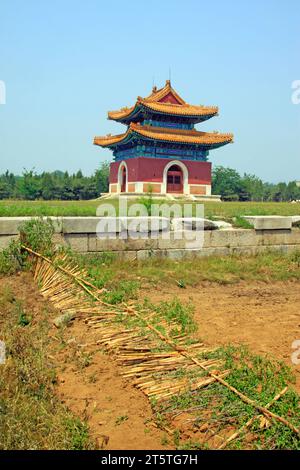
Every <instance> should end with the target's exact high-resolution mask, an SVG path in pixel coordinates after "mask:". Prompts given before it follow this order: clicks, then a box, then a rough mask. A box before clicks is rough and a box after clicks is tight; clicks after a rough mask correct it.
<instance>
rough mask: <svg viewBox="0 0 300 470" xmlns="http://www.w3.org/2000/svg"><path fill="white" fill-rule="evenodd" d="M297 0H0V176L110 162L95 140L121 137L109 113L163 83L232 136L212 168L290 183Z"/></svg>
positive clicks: (296, 157)
mask: <svg viewBox="0 0 300 470" xmlns="http://www.w3.org/2000/svg"><path fill="white" fill-rule="evenodd" d="M299 24H300V2H299V0H286V1H283V0H243V1H238V0H226V1H225V0H224V1H221V0H214V1H209V0H205V1H203V0H184V1H183V0H163V1H162V0H151V1H143V0H139V1H137V0H111V1H108V0H105V1H102V0H85V1H83V0H81V1H79V0H51V1H50V0H49V1H46V0H45V1H39V0H26V1H24V0H23V1H21V0H0V80H2V81H4V82H5V85H6V104H5V105H0V172H2V171H5V170H6V169H9V170H11V171H13V172H15V173H19V174H20V173H21V172H22V169H23V168H27V169H31V168H35V169H36V171H38V172H40V171H43V170H46V171H48V170H56V169H60V170H68V171H75V170H77V169H79V168H80V169H81V170H82V171H83V172H84V173H86V174H91V173H92V172H93V171H94V170H95V169H96V168H97V167H98V166H99V164H100V163H101V162H103V161H105V160H108V159H111V153H110V151H109V150H103V149H101V148H100V147H95V146H93V145H92V142H93V137H94V135H105V134H107V133H121V132H123V130H124V127H123V126H122V125H121V124H117V123H114V122H113V121H108V120H107V119H106V117H107V111H108V110H113V109H119V108H121V107H123V106H127V105H132V104H133V103H134V101H135V99H136V97H137V96H138V95H140V96H146V95H147V94H149V93H150V91H151V87H152V83H153V80H154V82H155V84H156V85H157V86H158V87H160V86H163V85H164V83H165V80H166V79H168V78H169V68H171V79H172V85H173V87H174V88H175V89H176V90H177V91H178V92H179V94H181V95H182V96H183V98H184V99H185V100H186V101H188V102H189V103H192V104H204V105H217V106H219V108H220V116H219V117H215V118H212V119H211V120H210V121H207V122H206V123H204V124H202V125H198V126H197V127H198V129H203V130H211V131H213V130H219V131H222V132H233V133H234V135H235V143H234V144H233V145H227V146H225V147H223V148H220V149H216V150H214V151H212V152H211V153H210V160H211V161H212V162H213V163H214V164H218V165H224V166H230V167H232V168H236V169H237V170H238V171H240V172H242V173H243V172H247V173H255V174H257V175H258V176H260V177H262V178H263V179H264V180H267V181H272V182H278V181H284V180H286V181H287V180H292V179H300V142H299V137H300V135H299V134H300V104H299V105H295V104H292V100H291V95H292V89H291V86H292V82H293V81H294V80H300V27H299Z"/></svg>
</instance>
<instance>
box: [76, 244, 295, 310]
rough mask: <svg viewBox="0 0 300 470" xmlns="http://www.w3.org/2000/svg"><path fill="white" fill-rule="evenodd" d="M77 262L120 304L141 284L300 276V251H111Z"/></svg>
mask: <svg viewBox="0 0 300 470" xmlns="http://www.w3.org/2000/svg"><path fill="white" fill-rule="evenodd" d="M74 256H75V259H76V262H77V263H78V264H79V265H80V266H81V267H82V268H84V269H85V270H87V272H88V273H89V275H90V278H91V280H92V282H94V283H95V284H96V285H97V286H98V287H99V288H100V289H101V288H102V287H104V286H105V287H107V288H108V289H109V291H108V293H107V294H106V300H107V301H108V302H110V303H118V302H122V301H124V300H128V299H130V298H133V297H135V294H136V293H137V292H138V291H139V289H140V288H141V287H142V286H144V287H145V286H148V288H149V289H150V290H151V289H153V288H155V287H156V286H162V285H167V286H170V288H171V287H172V286H173V287H175V288H176V286H177V287H179V288H184V287H187V286H191V287H196V286H197V285H199V283H201V282H203V281H207V282H215V283H218V284H223V285H226V284H235V283H238V282H239V281H242V280H243V281H249V282H253V281H261V282H267V283H268V282H275V281H288V280H299V279H300V269H299V266H300V253H298V252H295V253H292V254H289V255H284V254H282V253H275V252H270V253H262V254H258V255H257V256H249V257H245V256H244V257H240V256H235V255H233V256H226V257H223V258H222V257H209V258H200V259H194V260H181V261H180V262H178V261H173V260H167V259H165V260H161V259H155V258H153V259H149V260H144V261H140V262H139V261H134V262H132V261H121V260H119V259H117V258H115V257H114V255H113V254H112V253H107V254H102V255H100V254H99V255H95V256H84V255H74Z"/></svg>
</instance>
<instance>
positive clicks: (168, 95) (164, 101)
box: [94, 80, 233, 149]
mask: <svg viewBox="0 0 300 470" xmlns="http://www.w3.org/2000/svg"><path fill="white" fill-rule="evenodd" d="M217 114H218V108H217V107H214V106H201V105H199V106H194V105H190V104H188V103H186V102H185V101H184V100H183V99H182V98H181V96H179V95H178V93H177V92H176V91H175V90H174V88H173V87H172V86H171V83H170V81H169V80H167V81H166V85H165V86H164V87H163V88H161V89H157V88H156V87H153V90H152V93H151V95H149V96H148V97H146V98H141V97H138V98H137V100H136V103H135V105H134V106H132V107H130V108H122V109H121V110H119V111H110V112H109V113H108V118H109V119H113V120H115V121H118V122H121V123H123V124H127V125H128V128H127V131H126V132H124V133H123V134H119V135H115V136H111V135H110V134H109V135H107V136H104V137H95V139H94V144H95V145H99V146H101V147H110V148H115V147H116V146H119V145H120V144H121V145H124V144H127V143H130V142H131V141H134V140H136V139H137V138H138V139H141V138H142V140H150V141H161V142H167V143H170V142H172V143H175V144H190V145H191V144H192V145H199V146H201V147H203V148H206V149H212V148H217V147H221V146H222V145H225V144H228V143H230V142H233V134H220V133H218V132H213V133H210V132H199V131H197V130H195V129H194V128H192V129H182V128H179V127H178V128H177V127H169V126H165V127H163V126H164V120H165V121H176V120H178V119H179V120H180V122H187V123H190V124H192V126H193V124H195V123H197V122H202V121H205V120H207V119H210V118H211V117H213V116H216V115H217ZM156 115H157V116H159V119H158V121H159V122H156V125H155V126H154V125H148V118H149V116H152V119H154V120H155V116H156ZM162 116H164V118H163V119H161V118H162ZM144 121H145V123H144ZM160 126H161V127H160ZM187 127H188V126H187Z"/></svg>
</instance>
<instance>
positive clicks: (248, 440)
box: [156, 346, 300, 450]
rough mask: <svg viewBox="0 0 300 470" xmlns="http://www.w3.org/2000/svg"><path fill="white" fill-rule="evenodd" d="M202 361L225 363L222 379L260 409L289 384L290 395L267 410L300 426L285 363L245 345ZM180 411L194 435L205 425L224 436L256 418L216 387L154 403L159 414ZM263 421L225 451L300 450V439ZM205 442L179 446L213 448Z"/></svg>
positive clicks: (251, 410)
mask: <svg viewBox="0 0 300 470" xmlns="http://www.w3.org/2000/svg"><path fill="white" fill-rule="evenodd" d="M200 357H201V356H200ZM202 357H204V356H202ZM205 358H206V359H209V358H218V359H221V360H222V361H223V363H224V366H223V368H224V369H230V374H229V375H228V376H227V378H226V381H227V382H228V383H229V384H230V385H232V386H233V387H235V388H237V389H238V390H239V391H240V392H242V393H244V394H245V395H247V396H248V397H249V398H251V399H252V400H254V401H256V403H258V404H260V405H263V406H265V405H266V404H267V403H269V402H270V401H272V399H273V398H274V397H275V396H276V395H277V394H278V393H279V392H280V391H281V390H283V388H284V387H285V386H286V385H289V390H288V392H287V393H286V394H285V395H284V396H283V397H282V398H280V400H278V401H277V402H276V403H275V404H274V405H273V406H272V407H271V411H273V412H274V413H276V414H278V415H280V416H282V417H285V418H286V419H288V420H289V421H290V422H291V423H292V424H293V425H294V426H296V427H298V428H299V426H300V397H299V395H298V394H297V393H296V392H295V391H294V389H293V387H292V385H291V383H293V382H294V377H293V375H292V373H291V371H290V369H289V368H288V367H287V366H286V365H284V364H283V363H281V362H278V361H276V360H273V359H269V358H263V357H261V356H257V355H253V354H251V353H250V352H249V350H248V349H247V348H245V347H232V346H228V347H225V348H220V349H218V350H216V351H214V352H213V353H209V354H205ZM183 411H184V412H185V413H190V414H191V416H190V419H191V423H192V425H193V427H194V430H195V433H196V432H197V429H200V428H201V426H203V425H205V426H207V429H209V430H210V432H211V433H212V434H218V435H221V436H222V435H223V436H225V438H226V437H229V435H231V434H232V433H233V432H234V431H235V430H239V429H240V428H241V427H242V426H243V425H244V424H245V423H246V422H247V421H248V420H249V419H250V418H252V417H253V416H254V415H255V414H256V415H259V413H258V412H257V411H255V408H253V407H252V406H251V405H247V404H245V403H244V402H243V401H242V400H241V399H240V398H239V397H237V396H236V395H235V394H234V393H233V392H231V391H230V390H229V389H227V388H225V387H224V386H223V385H221V384H218V383H214V384H212V385H210V386H209V387H207V388H204V389H200V390H198V391H195V392H188V393H185V394H182V395H179V396H176V397H173V398H172V399H171V400H169V401H168V402H163V404H161V405H160V406H158V405H156V412H157V413H158V414H159V416H172V414H173V413H175V414H176V413H178V412H183ZM261 423H262V422H261V419H260V418H259V419H257V420H255V422H254V423H253V425H252V426H251V427H250V428H249V430H248V431H247V432H246V433H244V434H241V436H240V437H239V438H238V439H236V440H234V441H233V442H232V443H231V444H230V445H229V448H232V449H245V448H247V449H297V450H299V449H300V439H299V436H297V435H296V434H295V433H294V432H293V431H291V430H290V429H289V428H288V427H286V426H285V425H283V424H281V423H279V422H278V421H275V420H271V421H270V422H269V423H268V426H267V427H265V426H262V425H261ZM204 440H205V441H206V443H205V445H204ZM204 440H203V439H202V440H201V439H199V441H198V442H197V441H190V442H185V443H182V446H181V444H180V445H179V448H181V449H187V448H190V449H195V448H211V443H212V442H213V441H210V440H209V438H208V436H206V439H204ZM220 444H221V441H219V445H220Z"/></svg>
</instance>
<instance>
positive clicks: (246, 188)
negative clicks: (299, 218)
mask: <svg viewBox="0 0 300 470" xmlns="http://www.w3.org/2000/svg"><path fill="white" fill-rule="evenodd" d="M212 193H213V194H220V195H221V196H222V199H223V200H224V201H276V202H282V201H295V200H300V188H299V187H298V186H297V184H296V181H291V182H289V183H277V184H274V183H266V182H263V181H262V180H261V179H260V178H258V177H257V176H255V175H249V174H247V173H245V174H244V175H243V176H241V175H240V174H239V173H238V172H237V171H236V170H234V169H232V168H224V167H222V166H217V167H215V168H214V169H213V175H212Z"/></svg>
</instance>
